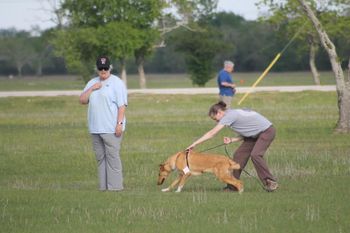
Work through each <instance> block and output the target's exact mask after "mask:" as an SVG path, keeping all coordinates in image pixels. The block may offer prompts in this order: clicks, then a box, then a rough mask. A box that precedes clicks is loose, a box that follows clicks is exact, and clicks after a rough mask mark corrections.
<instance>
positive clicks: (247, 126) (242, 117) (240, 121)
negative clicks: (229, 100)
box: [187, 101, 278, 192]
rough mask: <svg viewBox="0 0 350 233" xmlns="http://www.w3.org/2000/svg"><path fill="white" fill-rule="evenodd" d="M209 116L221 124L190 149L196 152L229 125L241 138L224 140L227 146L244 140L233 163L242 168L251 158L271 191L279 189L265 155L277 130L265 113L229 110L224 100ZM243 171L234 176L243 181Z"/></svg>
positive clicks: (213, 107)
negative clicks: (199, 146) (203, 143)
mask: <svg viewBox="0 0 350 233" xmlns="http://www.w3.org/2000/svg"><path fill="white" fill-rule="evenodd" d="M209 117H210V118H211V119H213V120H215V121H216V122H218V123H217V125H216V126H215V127H214V128H213V129H211V130H209V131H208V132H207V133H205V134H204V135H203V136H202V137H201V138H199V139H198V140H196V141H195V142H194V143H192V145H190V146H189V147H188V148H187V149H188V150H192V149H193V148H194V147H195V146H197V145H199V144H201V143H202V142H204V141H206V140H208V139H210V138H212V137H214V136H215V135H216V134H217V133H218V132H219V131H220V130H221V129H223V128H224V127H225V126H227V127H230V128H231V129H232V130H233V131H235V132H236V133H237V134H239V137H234V138H230V137H224V143H225V144H229V143H232V142H239V141H243V142H242V144H241V145H240V146H239V148H238V149H237V150H236V152H235V153H234V155H233V160H234V161H235V162H237V163H239V164H240V166H241V168H242V169H244V167H245V166H246V165H247V162H248V160H249V158H251V160H252V162H253V164H254V167H255V169H256V172H257V174H258V176H259V178H260V180H261V181H262V183H263V184H264V185H265V189H266V190H267V191H269V192H272V191H275V190H276V189H277V188H278V183H277V182H276V179H275V178H274V176H273V175H272V174H271V172H270V170H269V168H268V166H267V163H266V162H265V160H264V158H263V156H264V154H265V152H266V150H267V149H268V147H269V146H270V144H271V142H272V141H273V139H274V138H275V133H276V131H275V128H274V127H273V125H272V123H271V122H270V121H269V120H268V119H266V118H265V117H264V116H262V115H261V114H259V113H257V112H255V111H252V110H246V109H226V104H225V103H224V102H222V101H220V102H219V103H217V104H214V105H213V106H211V108H210V109H209ZM241 173H242V170H235V171H233V176H234V177H235V178H237V179H239V178H240V175H241ZM224 190H225V191H237V190H236V189H235V187H233V186H231V185H227V187H225V188H224Z"/></svg>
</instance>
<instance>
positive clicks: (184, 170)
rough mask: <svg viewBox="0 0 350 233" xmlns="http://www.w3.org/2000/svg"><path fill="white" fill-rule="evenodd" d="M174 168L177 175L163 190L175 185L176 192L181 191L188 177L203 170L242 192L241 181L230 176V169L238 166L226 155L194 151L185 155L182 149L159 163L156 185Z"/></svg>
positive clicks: (162, 181) (168, 189) (238, 167)
mask: <svg viewBox="0 0 350 233" xmlns="http://www.w3.org/2000/svg"><path fill="white" fill-rule="evenodd" d="M175 169H177V170H178V172H179V176H178V177H177V179H176V180H175V181H173V183H172V184H171V185H170V186H169V187H168V188H165V189H162V191H163V192H168V191H170V190H171V189H173V188H174V187H175V186H176V185H177V190H176V192H181V190H182V188H183V186H184V185H185V182H186V179H187V178H188V177H190V176H191V175H201V174H202V173H204V172H210V173H214V175H215V176H216V177H218V178H219V180H220V181H222V182H224V183H226V184H231V185H233V186H235V187H236V188H237V189H238V192H239V193H242V192H243V183H242V182H241V181H240V180H237V179H236V178H234V177H233V176H232V171H233V170H235V169H236V170H238V169H240V166H239V164H238V163H236V162H234V161H233V160H231V159H230V158H228V157H226V156H223V155H218V154H203V153H198V152H194V151H191V152H190V153H189V154H188V155H186V152H184V151H183V152H179V153H177V154H175V155H173V156H171V157H169V158H168V159H167V160H166V161H165V162H164V163H162V164H160V169H159V177H158V185H161V184H163V183H164V181H165V179H166V178H167V177H168V175H169V174H170V173H171V172H172V171H173V170H175Z"/></svg>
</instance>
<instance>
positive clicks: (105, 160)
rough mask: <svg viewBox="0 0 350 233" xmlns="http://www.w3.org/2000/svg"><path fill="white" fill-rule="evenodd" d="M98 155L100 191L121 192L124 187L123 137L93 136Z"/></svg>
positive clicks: (110, 135) (109, 135)
mask: <svg viewBox="0 0 350 233" xmlns="http://www.w3.org/2000/svg"><path fill="white" fill-rule="evenodd" d="M91 136H92V143H93V148H94V151H95V154H96V160H97V170H98V178H99V186H100V188H99V189H100V190H101V191H103V190H110V191H120V190H122V189H123V188H124V187H123V173H122V163H121V160H120V155H119V151H120V145H121V141H122V136H121V137H117V136H115V134H91Z"/></svg>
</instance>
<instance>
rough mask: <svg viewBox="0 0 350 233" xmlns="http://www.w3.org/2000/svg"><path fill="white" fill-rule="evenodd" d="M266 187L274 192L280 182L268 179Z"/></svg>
mask: <svg viewBox="0 0 350 233" xmlns="http://www.w3.org/2000/svg"><path fill="white" fill-rule="evenodd" d="M265 188H266V191H268V192H273V191H275V190H276V189H277V188H278V183H277V182H276V181H273V180H270V179H267V180H266V186H265Z"/></svg>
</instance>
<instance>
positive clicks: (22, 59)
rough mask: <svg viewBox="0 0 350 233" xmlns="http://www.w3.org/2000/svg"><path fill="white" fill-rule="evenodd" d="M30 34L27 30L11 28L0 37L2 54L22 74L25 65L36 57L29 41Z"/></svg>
mask: <svg viewBox="0 0 350 233" xmlns="http://www.w3.org/2000/svg"><path fill="white" fill-rule="evenodd" d="M29 39H30V34H29V33H28V32H25V31H20V32H17V31H15V30H9V31H7V33H2V35H1V37H0V54H1V57H3V60H6V61H10V62H13V63H14V64H15V66H16V68H17V74H18V76H19V77H21V76H22V70H23V67H24V66H25V65H29V64H30V62H31V61H32V59H33V58H34V57H35V52H34V49H33V47H32V46H31V45H30V43H29Z"/></svg>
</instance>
